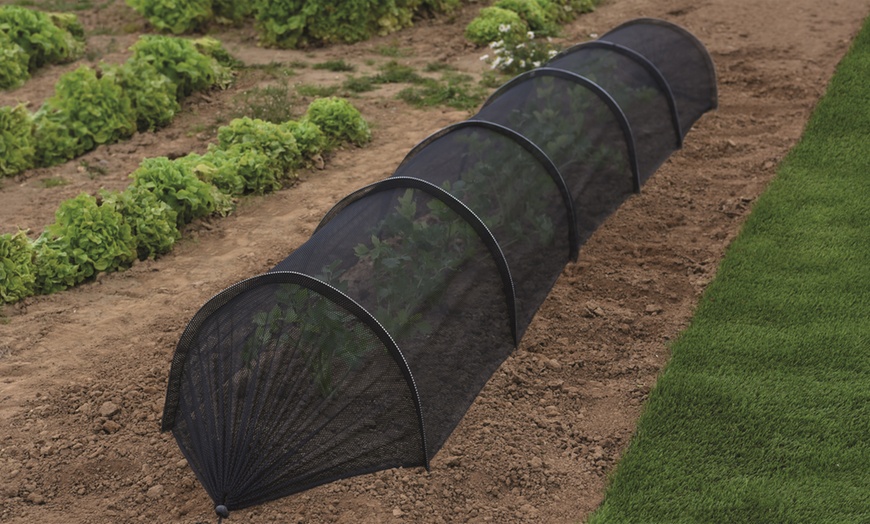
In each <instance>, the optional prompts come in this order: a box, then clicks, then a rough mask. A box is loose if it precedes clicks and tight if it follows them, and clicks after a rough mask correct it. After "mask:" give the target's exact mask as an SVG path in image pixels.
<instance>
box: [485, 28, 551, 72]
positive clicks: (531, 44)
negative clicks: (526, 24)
mask: <svg viewBox="0 0 870 524" xmlns="http://www.w3.org/2000/svg"><path fill="white" fill-rule="evenodd" d="M499 32H500V34H501V38H500V39H499V40H496V41H495V42H490V44H489V48H490V49H491V50H492V52H491V53H492V54H491V55H490V54H486V55H483V56H482V57H480V59H481V60H484V61H486V62H487V63H489V64H490V66H491V67H492V69H497V70H499V71H501V72H502V73H505V74H509V75H517V74H520V73H523V72H525V71H529V70H532V69H534V68H536V67H540V66H541V65H542V64H544V63H546V62H547V61H548V60H549V59H551V58H553V57H554V56H556V54H557V53H558V52H559V51H558V49H557V48H556V47H555V46H554V45H553V44H552V43H551V42H550V40H549V39H546V40H545V39H540V38H535V33H534V32H533V31H529V32H528V33H526V34H525V35H517V34H516V33H514V32H513V31H511V30H510V28H509V27H507V26H502V27H501V28H499Z"/></svg>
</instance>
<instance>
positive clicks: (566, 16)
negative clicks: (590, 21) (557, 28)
mask: <svg viewBox="0 0 870 524" xmlns="http://www.w3.org/2000/svg"><path fill="white" fill-rule="evenodd" d="M598 2H599V0H553V3H554V4H556V5H557V6H558V7H557V12H558V13H559V14H558V17H557V20H558V21H559V22H570V21H571V20H573V19H575V18H577V16H578V15H581V14H583V13H591V12H592V11H594V10H595V5H596V4H598Z"/></svg>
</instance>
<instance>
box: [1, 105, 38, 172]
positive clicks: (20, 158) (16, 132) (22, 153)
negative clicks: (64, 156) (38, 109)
mask: <svg viewBox="0 0 870 524" xmlns="http://www.w3.org/2000/svg"><path fill="white" fill-rule="evenodd" d="M34 151H35V149H34V146H33V119H32V118H31V116H30V113H29V112H28V111H27V109H26V108H25V107H24V105H23V104H19V105H17V106H15V107H0V176H9V175H15V174H17V173H20V172H21V171H24V170H25V169H28V168H30V167H32V166H33V159H34Z"/></svg>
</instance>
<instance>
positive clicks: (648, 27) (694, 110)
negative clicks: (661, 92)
mask: <svg viewBox="0 0 870 524" xmlns="http://www.w3.org/2000/svg"><path fill="white" fill-rule="evenodd" d="M599 40H603V41H606V42H613V43H614V44H620V45H622V46H625V47H627V48H629V49H633V50H634V51H637V52H638V53H639V54H641V55H643V56H644V57H646V58H647V59H648V60H649V61H650V62H651V63H652V64H653V65H655V66H656V68H657V69H658V70H659V71H661V72H662V75H664V77H665V78H666V79H667V80H668V84H669V85H670V86H671V92H672V93H673V95H674V101H675V102H676V106H677V113H678V114H679V117H680V127H681V129H682V133H683V136H685V134H686V133H688V132H689V129H691V127H692V125H694V123H695V122H696V121H697V120H698V119H699V118H701V115H703V114H704V113H706V112H707V111H709V110H711V109H715V108H716V107H717V105H718V93H717V89H716V70H715V68H714V67H713V61H712V60H711V59H710V54H709V53H708V52H707V50H706V48H704V45H703V44H702V43H701V42H700V41H699V40H698V39H697V38H696V37H695V35H693V34H692V33H690V32H688V31H686V30H685V29H683V28H682V27H680V26H678V25H676V24H672V23H670V22H666V21H664V20H657V19H654V18H638V19H635V20H630V21H628V22H625V23H624V24H622V25H620V26H618V27H616V28H614V29H612V30H610V31H608V32H607V33H605V34H604V35H603V36H602V37H601V38H599Z"/></svg>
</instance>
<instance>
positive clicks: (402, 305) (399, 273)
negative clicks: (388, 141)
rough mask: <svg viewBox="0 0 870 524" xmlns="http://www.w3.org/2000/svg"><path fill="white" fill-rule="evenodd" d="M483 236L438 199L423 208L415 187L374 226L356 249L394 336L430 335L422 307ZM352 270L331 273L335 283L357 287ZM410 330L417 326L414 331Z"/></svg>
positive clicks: (377, 310) (382, 317) (379, 313)
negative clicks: (393, 210)
mask: <svg viewBox="0 0 870 524" xmlns="http://www.w3.org/2000/svg"><path fill="white" fill-rule="evenodd" d="M478 242H479V240H478V239H477V233H475V231H474V229H473V228H472V227H471V226H470V225H469V224H468V222H467V221H465V220H464V219H462V218H461V217H459V216H458V215H457V214H456V213H454V212H453V211H452V210H451V209H450V208H448V207H447V206H446V205H445V204H444V203H442V202H441V201H439V200H434V199H433V200H430V201H429V202H428V204H427V206H426V208H424V209H418V207H417V203H416V201H415V199H414V190H413V189H408V190H406V191H405V193H404V194H403V195H402V196H401V197H400V198H398V199H397V204H396V213H391V214H389V215H388V216H387V217H386V218H385V219H384V220H382V221H381V222H380V223H378V224H377V225H376V226H375V227H373V228H372V236H371V238H370V240H369V241H367V242H362V243H360V244H358V245H357V246H356V247H355V248H354V254H355V256H356V257H357V263H360V264H364V265H366V266H367V267H370V268H371V269H370V270H369V274H370V280H369V281H368V282H366V285H367V286H372V288H373V289H377V290H378V293H377V296H376V306H375V307H374V311H373V312H372V313H373V314H374V315H375V317H376V318H377V319H378V320H379V321H380V322H381V323H382V324H383V325H384V327H385V328H386V329H387V331H389V332H390V333H392V334H393V335H402V336H406V335H411V334H413V333H418V334H426V333H428V332H429V331H430V330H431V327H430V326H429V325H428V324H427V323H426V322H425V319H423V317H422V314H421V311H420V309H421V305H422V304H425V303H431V302H433V301H435V302H437V295H438V294H439V293H441V292H443V290H444V289H445V288H446V287H447V286H445V285H444V282H445V280H447V279H449V278H450V276H451V275H453V274H454V273H455V272H456V271H457V270H458V269H459V268H460V267H461V266H462V264H463V263H465V261H466V260H468V259H469V258H473V257H474V256H475V248H474V246H476V245H477V243H478ZM347 274H348V273H347V272H344V273H341V272H330V274H328V275H326V276H325V277H329V278H330V279H331V283H333V285H336V283H337V284H338V285H342V286H348V285H353V283H352V282H350V280H348V279H347ZM409 330H412V331H411V332H409Z"/></svg>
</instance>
